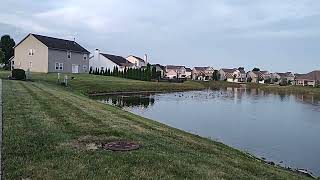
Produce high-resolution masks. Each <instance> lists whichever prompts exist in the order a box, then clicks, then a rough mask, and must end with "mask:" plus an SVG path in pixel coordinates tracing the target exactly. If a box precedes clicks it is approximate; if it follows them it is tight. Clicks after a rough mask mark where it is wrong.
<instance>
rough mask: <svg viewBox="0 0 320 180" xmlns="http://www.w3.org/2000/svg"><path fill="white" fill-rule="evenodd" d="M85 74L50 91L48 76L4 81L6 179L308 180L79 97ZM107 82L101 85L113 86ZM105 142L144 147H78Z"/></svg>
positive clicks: (217, 145) (150, 121)
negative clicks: (128, 149) (118, 149)
mask: <svg viewBox="0 0 320 180" xmlns="http://www.w3.org/2000/svg"><path fill="white" fill-rule="evenodd" d="M0 74H1V75H3V73H0ZM85 77H86V76H85V75H83V76H82V75H79V76H77V78H76V80H75V81H73V82H72V83H73V84H71V88H70V89H66V88H64V87H62V86H57V85H56V84H55V83H54V78H52V76H51V75H48V76H47V78H48V79H45V76H44V77H43V78H42V80H41V79H40V77H37V78H35V79H36V80H35V82H23V81H9V80H4V81H3V100H4V139H3V140H4V141H3V143H4V146H3V154H4V159H3V160H4V161H3V163H4V177H5V179H21V178H31V179H308V178H306V177H304V176H300V175H298V174H296V173H293V172H290V171H287V170H284V169H282V168H278V167H273V166H270V165H266V164H264V163H262V162H260V161H258V160H257V159H255V158H252V157H250V156H248V155H246V154H244V153H242V152H240V151H238V150H236V149H233V148H230V147H228V146H226V145H224V144H222V143H218V142H215V141H212V140H209V139H206V138H202V137H199V136H195V135H192V134H189V133H186V132H183V131H180V130H177V129H174V128H171V127H168V126H166V125H163V124H160V123H158V122H155V121H152V120H149V119H145V118H143V117H140V116H137V115H134V114H131V113H129V112H126V111H123V110H121V109H119V108H116V107H113V106H109V105H105V104H101V103H98V102H96V101H94V100H91V99H89V98H87V97H86V96H84V95H82V94H80V93H78V92H80V91H82V90H83V87H89V86H85V85H83V84H81V83H80V82H77V80H78V81H80V80H81V82H82V83H83V82H88V83H90V84H91V85H94V84H92V83H93V82H91V80H92V79H90V80H85V79H82V78H85ZM90 78H97V77H90ZM106 79H107V80H109V81H110V82H108V83H107V82H106V84H110V83H111V82H112V78H106ZM115 80H117V83H118V84H122V83H121V80H120V79H115ZM122 81H124V82H128V81H129V80H122ZM75 82H77V83H75ZM98 82H101V80H99V81H98ZM103 82H104V81H103ZM130 82H131V83H134V82H136V81H131V80H130ZM139 83H143V84H146V82H139ZM102 86H103V87H104V88H107V87H108V86H107V85H105V86H104V85H101V87H102ZM114 86H116V85H114ZM121 86H123V87H124V86H128V85H125V84H123V85H121ZM111 89H117V88H116V87H113V88H111ZM119 89H122V88H119ZM117 90H118V89H117ZM139 90H140V89H139ZM75 92H76V93H75ZM112 140H131V141H135V142H139V143H141V144H143V147H142V148H141V149H140V150H137V151H132V152H126V153H119V152H110V151H104V150H95V151H94V150H88V149H87V148H86V146H85V144H87V143H90V142H110V141H112Z"/></svg>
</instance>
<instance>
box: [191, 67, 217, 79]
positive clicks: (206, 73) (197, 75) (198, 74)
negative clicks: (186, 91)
mask: <svg viewBox="0 0 320 180" xmlns="http://www.w3.org/2000/svg"><path fill="white" fill-rule="evenodd" d="M213 72H214V69H213V68H212V67H194V68H193V69H192V79H193V80H200V81H208V80H211V79H212V77H213Z"/></svg>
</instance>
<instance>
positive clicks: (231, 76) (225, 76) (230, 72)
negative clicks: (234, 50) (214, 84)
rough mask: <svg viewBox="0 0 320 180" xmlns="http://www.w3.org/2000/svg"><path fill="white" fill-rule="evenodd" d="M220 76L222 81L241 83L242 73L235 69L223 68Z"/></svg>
mask: <svg viewBox="0 0 320 180" xmlns="http://www.w3.org/2000/svg"><path fill="white" fill-rule="evenodd" d="M219 76H220V80H221V81H228V82H241V77H242V76H241V72H240V71H239V70H238V69H236V68H234V69H226V68H222V69H220V70H219Z"/></svg>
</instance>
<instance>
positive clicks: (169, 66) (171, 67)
mask: <svg viewBox="0 0 320 180" xmlns="http://www.w3.org/2000/svg"><path fill="white" fill-rule="evenodd" d="M181 68H185V67H184V66H174V65H167V66H166V69H168V70H169V69H172V70H175V69H181Z"/></svg>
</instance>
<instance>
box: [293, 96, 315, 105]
mask: <svg viewBox="0 0 320 180" xmlns="http://www.w3.org/2000/svg"><path fill="white" fill-rule="evenodd" d="M295 97H296V99H297V100H299V101H301V102H304V103H309V104H317V105H320V98H319V97H316V96H313V95H305V94H300V95H295Z"/></svg>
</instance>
